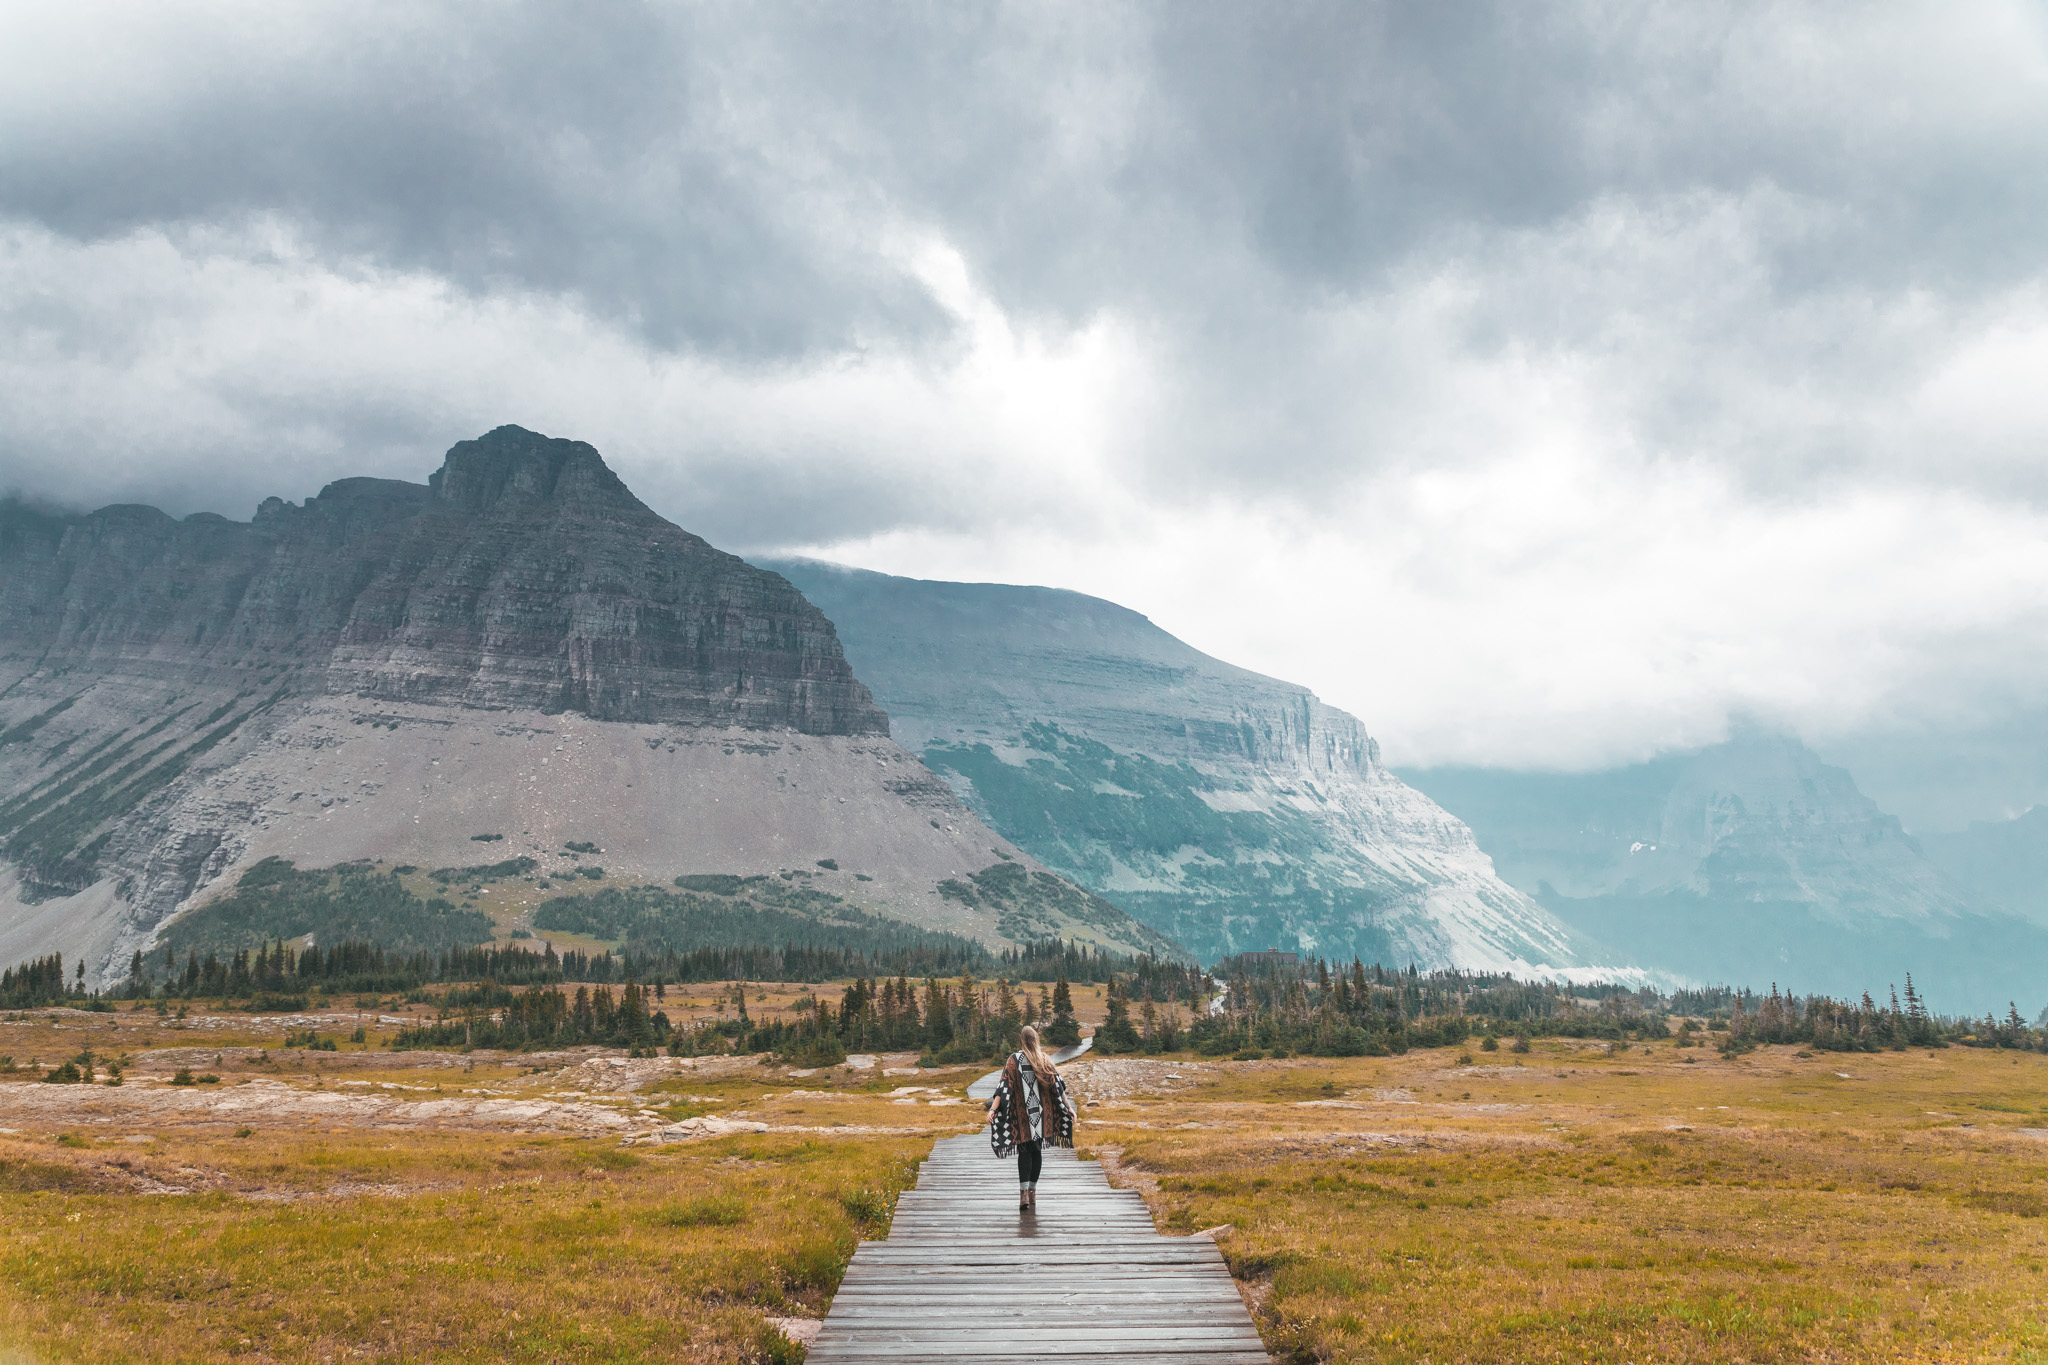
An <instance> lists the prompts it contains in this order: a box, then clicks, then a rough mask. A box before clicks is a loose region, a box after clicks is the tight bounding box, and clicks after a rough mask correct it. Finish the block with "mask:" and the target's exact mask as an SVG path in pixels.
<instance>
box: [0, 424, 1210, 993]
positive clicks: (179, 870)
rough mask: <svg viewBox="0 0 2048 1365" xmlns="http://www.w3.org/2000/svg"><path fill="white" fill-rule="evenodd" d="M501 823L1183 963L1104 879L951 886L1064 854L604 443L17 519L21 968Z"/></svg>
mask: <svg viewBox="0 0 2048 1365" xmlns="http://www.w3.org/2000/svg"><path fill="white" fill-rule="evenodd" d="M479 834H494V835H502V836H503V842H493V843H491V844H490V845H489V848H490V849H492V850H493V851H494V852H497V853H500V854H503V855H504V856H510V853H511V852H512V851H525V850H526V849H528V848H529V847H530V848H532V849H534V850H538V851H548V850H553V851H554V852H556V853H559V850H560V846H561V844H562V842H563V841H565V840H574V841H578V842H591V843H597V844H600V845H602V846H603V847H604V848H605V850H606V855H605V864H606V867H607V869H608V870H609V873H610V877H611V879H612V884H617V882H618V881H620V880H622V879H623V880H626V881H629V882H630V881H632V880H641V881H648V882H656V883H660V884H666V883H667V882H668V881H669V880H670V879H672V878H673V877H675V876H678V875H682V874H691V873H728V874H742V875H759V874H774V873H777V872H779V871H784V870H790V871H792V872H793V874H794V870H797V869H802V870H804V871H805V872H807V873H808V875H810V876H813V877H828V878H829V879H830V880H832V881H833V883H834V885H833V888H832V889H833V891H834V893H835V894H840V895H843V898H844V899H846V900H847V901H849V902H850V903H853V904H855V905H858V906H860V907H861V908H863V909H865V910H869V911H871V912H873V913H875V914H879V915H883V916H886V917H890V918H895V919H901V920H905V921H907V922H910V923H917V924H921V925H925V926H926V927H931V928H939V929H945V930H949V931H955V932H960V933H964V934H967V935H969V936H972V937H975V938H979V939H982V940H984V941H987V942H989V943H991V944H992V945H1000V944H1003V943H1006V942H1010V941H1013V940H1014V939H1015V938H1016V937H1018V936H1021V935H1024V934H1025V933H1026V931H1027V930H1028V931H1029V933H1030V934H1031V935H1034V936H1043V935H1044V934H1048V933H1059V934H1062V935H1064V936H1068V937H1079V938H1081V939H1083V940H1084V941H1088V942H1093V943H1099V944H1102V945H1104V946H1108V947H1114V948H1116V949H1119V950H1121V951H1155V952H1174V951H1177V950H1176V949H1175V948H1174V945H1172V944H1171V943H1170V942H1169V941H1167V940H1166V939H1164V938H1162V937H1161V936H1159V935H1158V934H1156V933H1153V932H1151V931H1149V930H1146V929H1145V928H1144V927H1143V926H1141V925H1138V924H1136V923H1134V922H1132V921H1131V920H1129V919H1128V918H1127V917H1125V916H1123V915H1122V914H1121V913H1120V912H1117V911H1115V910H1114V908H1113V907H1110V906H1107V905H1102V904H1100V903H1094V902H1093V901H1092V898H1086V897H1083V898H1082V901H1077V902H1075V904H1074V905H1073V906H1069V907H1067V909H1065V910H1062V909H1060V908H1059V907H1057V906H1055V907H1053V908H1051V909H1045V908H1044V907H1039V906H1031V907H1017V906H1004V905H980V904H977V905H966V904H963V903H962V902H961V901H960V900H959V899H958V898H949V897H947V896H946V895H944V894H942V893H941V891H940V886H941V884H942V883H946V882H957V881H958V880H959V879H962V878H970V877H972V876H973V875H974V874H975V873H977V872H978V871H980V870H982V869H984V868H986V867H988V866H989V865H990V864H993V863H996V862H998V861H1000V860H1002V859H1004V858H1012V859H1018V860H1020V861H1021V862H1023V863H1025V864H1027V865H1028V866H1029V867H1030V868H1031V869H1032V870H1033V871H1039V870H1042V869H1040V868H1039V867H1038V865H1037V864H1036V863H1033V862H1031V861H1030V860H1029V859H1028V858H1027V857H1025V856H1024V855H1022V854H1021V853H1020V852H1019V851H1018V850H1016V849H1015V848H1014V847H1013V846H1012V845H1011V844H1010V843H1009V842H1008V841H1007V840H1004V839H1002V838H1001V837H999V836H997V835H996V834H995V833H993V832H992V831H990V830H989V829H988V828H986V827H985V826H984V825H983V824H982V822H981V821H980V820H978V819H977V818H976V817H975V816H974V815H973V813H972V812H971V811H969V810H968V809H967V808H966V807H965V806H964V805H963V804H961V802H960V801H959V800H958V799H957V797H956V796H955V795H954V793H953V792H952V791H951V789H950V788H948V787H947V786H946V785H945V784H944V783H943V782H941V781H939V780H937V779H936V778H935V777H934V776H933V775H932V774H931V773H930V772H929V771H928V770H927V769H925V767H924V766H923V765H922V764H921V763H920V762H918V760H917V759H916V758H915V757H913V756H912V755H910V754H907V753H905V752H904V751H903V750H902V749H901V748H899V747H898V746H897V745H895V744H894V743H892V742H891V741H890V739H889V738H888V718H887V717H886V715H885V714H884V713H883V712H882V711H881V709H880V708H879V707H877V706H876V705H875V702H874V700H873V698H872V696H871V695H870V694H869V692H868V690H867V688H866V687H864V686H863V685H862V684H861V682H860V681H859V680H858V679H856V678H855V677H854V675H853V672H852V670H851V668H850V667H849V666H848V664H847V661H846V658H845V656H844V654H843V652H842V651H841V649H840V646H839V642H838V638H837V636H836V634H835V632H834V630H833V627H832V624H831V622H830V621H828V620H827V619H826V618H825V617H824V615H823V614H822V613H821V612H820V611H819V610H818V609H817V608H816V607H815V606H813V605H812V604H811V603H809V602H807V601H806V600H805V599H804V597H803V596H802V594H801V593H799V592H798V591H797V590H796V589H795V588H794V587H793V586H792V585H791V584H790V583H789V582H788V581H787V580H785V579H784V578H782V577H780V576H779V575H777V574H774V573H772V572H767V571H764V570H761V569H757V568H755V567H753V566H751V565H749V564H747V563H745V562H744V561H742V560H740V559H737V558H734V557H733V556H731V555H728V554H724V553H722V552H720V551H718V550H716V549H713V548H712V547H711V546H709V545H708V544H706V543H705V542H704V541H703V540H701V539H699V538H698V537H696V536H693V535H691V534H689V533H688V532H686V531H683V530H681V529H679V528H677V527H675V526H673V525H670V524H669V523H668V522H666V521H664V520H662V519H661V518H660V517H658V516H657V515H655V514H654V513H653V512H651V511H650V510H648V509H647V508H646V507H645V506H644V505H642V504H641V503H640V502H639V501H638V500H637V499H635V498H634V497H633V496H632V494H631V493H629V492H628V491H627V490H626V488H625V487H624V485H623V484H621V483H620V482H619V480H618V478H617V477H616V476H615V475H614V474H613V473H612V472H611V471H610V470H609V469H607V468H606V467H605V465H604V462H603V461H602V460H601V459H600V458H599V457H598V454H597V452H596V451H594V450H592V449H591V448H590V447H589V446H587V445H583V444H581V443H577V442H571V441H562V440H551V439H549V438H546V437H542V436H538V435H535V434H534V433H532V432H527V431H523V430H521V429H520V428H517V427H501V428H499V429H498V430H496V431H494V432H492V433H490V434H489V435H488V436H485V437H483V438H482V439H480V440H477V441H466V442H463V443H462V444H460V445H458V446H456V447H455V448H454V449H453V450H451V451H450V452H449V453H448V457H447V461H446V463H445V464H444V465H443V466H442V468H441V469H440V470H439V472H437V473H436V474H435V475H434V477H433V478H432V479H431V480H430V481H429V482H428V483H427V484H424V485H420V484H410V483H403V482H398V481H393V480H376V479H345V480H342V481H340V482H337V483H334V484H330V485H329V486H328V487H327V488H325V489H323V490H322V491H321V493H320V495H319V496H318V497H315V498H311V499H309V500H308V501H307V502H306V504H305V505H304V506H293V505H291V504H289V503H285V502H282V501H279V500H277V499H275V498H272V499H270V500H268V501H265V502H264V503H263V504H262V506H261V507H260V508H259V510H258V512H257V514H256V516H255V518H254V519H253V520H252V521H250V522H247V523H237V522H231V521H228V520H226V519H225V518H221V517H217V516H211V515H199V516H193V517H187V518H185V519H184V520H182V521H177V520H173V519H172V518H170V517H168V516H166V515H164V514H163V513H161V512H158V511H156V510H155V509H153V508H142V507H113V508H105V509H102V510H100V511H98V512H94V513H91V514H89V515H84V516H52V515H47V514H42V513H38V512H34V511H31V510H28V509H24V508H20V507H0V855H4V864H0V962H7V963H12V962H14V961H17V960H19V959H21V958H24V957H27V956H30V955H32V954H40V953H44V952H49V951H53V950H56V951H62V952H64V953H65V956H66V959H67V961H77V960H82V961H84V962H85V963H86V964H87V966H88V971H89V975H88V980H95V979H101V978H102V977H103V976H104V975H105V974H107V973H110V972H112V973H118V972H119V971H120V970H121V969H122V968H123V967H124V966H125V963H126V961H127V958H128V954H129V953H130V952H132V951H134V950H135V949H137V948H141V947H145V946H147V945H148V944H149V943H150V941H151V940H152V938H153V936H154V934H155V932H156V930H157V928H158V927H159V926H160V925H161V924H162V923H163V922H164V921H165V920H166V918H167V917H169V916H171V915H174V914H175V913H177V912H178V911H179V910H180V909H181V908H182V907H185V906H189V905H191V904H194V903H196V902H197V901H199V900H201V899H203V898H204V897H205V895H206V894H207V891H208V888H209V887H211V886H212V885H214V884H215V883H216V882H217V881H219V880H220V879H222V878H224V877H227V876H229V875H230V874H233V873H235V872H237V871H238V870H239V869H241V868H244V867H246V866H248V865H250V864H252V863H254V862H255V861H257V860H259V859H261V858H264V857H268V856H279V857H286V858H291V859H293V860H294V861H295V862H297V863H298V865H299V866H301V867H322V866H328V865H332V864H335V863H338V862H342V861H345V860H348V859H354V858H384V859H386V860H387V861H388V862H391V863H401V862H416V863H419V864H421V865H425V866H440V865H451V866H452V865H466V864H469V863H473V862H476V861H478V858H477V856H476V855H477V851H478V849H479V847H480V845H479V844H477V843H475V842H473V836H476V835H479ZM821 860H823V861H830V862H833V863H836V864H837V865H838V868H840V869H843V871H832V870H828V869H825V868H822V867H820V866H819V863H820V862H821ZM841 882H843V883H844V885H843V887H842V886H840V885H839V883H841ZM1074 894H1075V895H1076V896H1081V895H1082V893H1080V892H1078V891H1077V892H1075V893H1074Z"/></svg>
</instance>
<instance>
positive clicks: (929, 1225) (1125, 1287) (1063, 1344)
mask: <svg viewBox="0 0 2048 1365" xmlns="http://www.w3.org/2000/svg"><path fill="white" fill-rule="evenodd" d="M1038 1203H1039V1211H1038V1212H1037V1213H1036V1214H1020V1213H1018V1212H1017V1164H1016V1162H1015V1161H998V1160H996V1159H995V1157H994V1156H993V1155H992V1154H991V1153H990V1151H989V1145H988V1139H987V1137H986V1136H985V1135H983V1136H975V1137H957V1138H942V1139H940V1140H939V1141H938V1142H937V1143H936V1144H935V1145H934V1146H933V1148H932V1154H931V1157H930V1159H928V1160H927V1161H925V1163H924V1164H923V1165H922V1166H921V1167H919V1169H918V1177H917V1188H915V1189H912V1190H906V1191H904V1192H903V1195H902V1196H901V1198H900V1199H899V1200H898V1201H897V1204H896V1217H895V1219H894V1221H893V1222H892V1224H891V1226H890V1231H889V1237H888V1240H887V1241H881V1242H862V1243H861V1244H860V1249H859V1250H858V1251H856V1252H855V1253H854V1257H853V1264H852V1265H850V1266H849V1267H848V1268H847V1271H846V1278H845V1280H844V1281H843V1282H841V1284H840V1286H839V1294H838V1296H837V1297H836V1298H834V1299H833V1300H832V1311H831V1312H830V1313H829V1314H827V1315H826V1317H825V1326H824V1328H823V1330H822V1331H820V1332H819V1334H818V1339H817V1341H816V1343H815V1344H813V1345H812V1347H811V1349H810V1354H809V1357H808V1358H809V1360H810V1362H811V1365H841V1362H849V1361H887V1362H890V1365H920V1362H927V1361H929V1362H937V1361H977V1360H985V1361H1015V1360H1019V1359H1022V1358H1024V1357H1034V1356H1035V1357H1060V1358H1071V1359H1074V1360H1076V1361H1086V1360H1095V1361H1102V1360H1119V1361H1122V1360H1130V1361H1139V1362H1143V1363H1144V1365H1175V1363H1176V1362H1186V1365H1269V1360H1268V1357H1267V1355H1266V1352H1265V1348H1264V1347H1263V1346H1261V1345H1260V1343H1259V1334H1258V1332H1257V1331H1256V1330H1255V1329H1254V1328H1253V1327H1252V1320H1251V1315H1250V1314H1249V1313H1247V1312H1246V1311H1245V1307H1244V1301H1243V1300H1242V1299H1240V1298H1239V1297H1238V1294H1237V1286H1236V1285H1235V1284H1234V1283H1232V1281H1231V1278H1230V1271H1229V1270H1228V1268H1226V1267H1225V1266H1224V1264H1223V1256H1222V1253H1220V1252H1219V1251H1217V1249H1216V1244H1215V1242H1213V1241H1211V1240H1210V1239H1209V1238H1207V1237H1162V1236H1160V1235H1159V1234H1158V1233H1157V1232H1155V1231H1154V1230H1153V1228H1152V1215H1151V1213H1150V1211H1148V1210H1147V1209H1146V1207H1145V1201H1144V1200H1143V1199H1142V1198H1141V1197H1140V1196H1139V1195H1138V1194H1137V1192H1136V1191H1134V1190H1117V1189H1111V1188H1110V1185H1109V1182H1108V1181H1107V1180H1106V1179H1104V1178H1103V1174H1102V1168H1101V1167H1100V1166H1098V1165H1096V1164H1095V1163H1094V1162H1083V1161H1077V1160H1075V1158H1074V1154H1073V1152H1072V1151H1070V1150H1066V1149H1054V1150H1050V1151H1048V1152H1046V1154H1045V1171H1044V1173H1043V1174H1042V1175H1041V1176H1040V1177H1039V1181H1038Z"/></svg>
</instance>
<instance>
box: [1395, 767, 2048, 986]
mask: <svg viewBox="0 0 2048 1365" xmlns="http://www.w3.org/2000/svg"><path fill="white" fill-rule="evenodd" d="M1404 775H1405V776H1406V777H1407V778H1408V779H1409V780H1410V781H1411V782H1413V783H1415V784H1416V785H1417V786H1419V787H1421V788H1422V789H1423V790H1424V791H1427V792H1429V793H1430V794H1431V795H1432V796H1434V797H1435V798H1436V799H1437V800H1438V801H1440V802H1441V803H1442V804H1443V805H1444V806H1445V807H1446V808H1447V809H1450V810H1452V811H1454V812H1456V813H1457V814H1459V815H1460V816H1462V817H1463V818H1464V819H1465V820H1466V822H1467V823H1468V824H1470V825H1471V826H1472V828H1473V830H1474V831H1475V833H1476V834H1477V835H1478V837H1479V839H1480V841H1481V844H1482V846H1484V847H1485V848H1487V850H1488V851H1489V852H1490V853H1491V854H1492V855H1493V858H1494V864H1495V866H1496V867H1497V868H1498V869H1499V870H1500V872H1501V875H1502V876H1503V877H1505V878H1506V879H1507V880H1508V881H1510V882H1512V883H1513V884H1514V885H1516V886H1517V887H1519V888H1521V889H1522V890H1523V891H1525V892H1526V893H1528V894H1530V895H1532V896H1534V897H1536V898H1537V899H1538V900H1540V901H1541V902H1542V903H1543V904H1544V905H1545V906H1547V907H1549V908H1550V909H1551V910H1552V911H1553V912H1554V913H1556V914H1557V915H1558V916H1559V917H1560V918H1561V919H1564V920H1565V921H1566V922H1568V923H1571V924H1574V925H1576V926H1578V927H1579V928H1580V929H1582V930H1583V931H1585V932H1586V933H1589V934H1592V935H1595V936H1597V937H1599V938H1601V939H1602V940H1603V941H1606V942H1609V943H1612V944H1614V945H1615V946H1616V947H1617V948H1620V949H1622V950H1624V951H1626V952H1628V953H1630V954H1631V956H1632V957H1634V958H1635V959H1636V960H1637V961H1639V962H1642V963H1644V964H1645V965H1650V966H1658V967H1662V968H1664V969H1666V970H1671V971H1678V972H1683V973H1685V974H1687V975H1689V976H1691V977H1694V978H1696V979H1703V980H1714V981H1732V982H1737V983H1743V984H1762V983H1765V982H1770V981H1776V982H1778V983H1779V984H1782V985H1785V986H1788V987H1792V988H1794V989H1798V990H1802V991H1807V990H1821V991H1829V992H1833V993H1836V994H1845V993H1846V994H1848V995H1851V996H1853V995H1855V994H1856V993H1858V992H1860V991H1862V990H1865V989H1870V990H1881V989H1882V988H1883V987H1885V986H1886V985H1887V984H1888V983H1899V982H1903V980H1904V978H1905V974H1906V973H1908V972H1911V973H1912V974H1913V978H1914V980H1915V982H1916V983H1917V984H1918V986H1919V987H1920V989H1921V990H1922V992H1923V993H1925V994H1928V995H1929V996H1930V997H1931V998H1934V999H1937V1000H1938V1001H1940V1002H1942V1003H1943V1004H1944V1006H1945V1007H1947V1008H1958V1007H1960V1008H1968V1009H1971V1010H1973V1011H1975V1010H1982V1009H1994V1010H1997V1011H1999V1012H2003V1010H2004V1007H2005V1006H2006V1004H2007V1002H2008V1001H2009V1000H2014V999H2021V1000H2024V999H2027V998H2028V997H2029V996H2030V995H2032V994H2034V993H2037V992H2038V990H2039V988H2038V987H2036V986H2035V985H2034V984H2033V973H2032V972H2031V970H2030V968H2027V967H2023V966H2020V965H2017V964H2016V963H2015V961H2014V959H2015V958H2021V959H2024V958H2025V957H2027V956H2028V955H2031V954H2034V953H2048V931H2043V930H2042V929H2041V928H2040V927H2039V926H2037V925H2030V924H2028V923H2026V922H2025V921H2022V920H2020V919H2018V918H2016V917H2014V916H2012V915H2009V914H2006V913H2004V912H2003V910H2002V909H2001V908H1999V907H1997V906H1994V905H1991V904H1988V903H1987V902H1986V901H1985V900H1984V899H1983V898H1982V897H1980V896H1978V895H1976V894H1974V893H1973V892H1972V891H1971V889H1970V888H1968V887H1967V886H1965V885H1963V884H1961V883H1960V882H1958V881H1957V880H1956V879H1955V878H1953V877H1951V876H1950V875H1949V874H1948V873H1946V872H1945V871H1944V870H1943V869H1942V868H1941V867H1940V866H1938V865H1937V863H1936V862H1935V861H1934V860H1933V859H1931V858H1929V857H1928V856H1927V853H1926V851H1925V849H1924V848H1923V844H1922V841H1921V840H1919V839H1916V838H1915V837H1913V836H1912V835H1909V834H1907V833H1906V831H1905V829H1904V827H1903V825H1902V824H1901V823H1900V822H1899V821H1898V820H1897V819H1896V818H1895V817H1893V816H1891V815H1889V814H1888V813H1886V812H1884V811H1883V810H1881V809H1880V808H1879V807H1878V805H1877V803H1876V802H1874V801H1872V800H1870V799H1869V798H1868V797H1866V796H1864V795H1863V793H1862V792H1861V790H1860V789H1858V787H1857V786H1856V783H1855V780H1854V778H1853V776H1852V775H1851V774H1850V773H1848V772H1847V771H1846V770H1844V769H1841V768H1838V767H1833V766H1831V765H1829V764H1826V763H1824V762H1822V761H1821V759H1820V757H1819V756H1818V755H1817V754H1815V753H1814V752H1813V751H1812V750H1811V749H1809V748H1807V747H1806V746H1805V745H1804V744H1803V743H1801V742H1800V741H1798V740H1797V739H1796V738H1794V737H1792V736H1790V735H1785V734H1781V733H1777V732H1773V731H1768V730H1763V729H1758V728H1747V729H1742V730H1738V731H1737V732H1736V734H1735V735H1734V736H1733V737H1732V738H1731V739H1730V740H1729V741H1728V742H1726V743H1723V744H1720V745H1715V746H1711V747H1709V748H1707V749H1703V750H1698V751H1694V752H1690V753H1684V754H1673V755H1666V756H1664V757H1661V758H1657V759H1652V760H1650V761H1648V762H1645V763H1640V764H1634V765H1630V766H1628V767H1624V768H1617V769H1609V770H1603V771H1599V772H1593V773H1582V774H1557V773H1513V772H1505V771H1502V770H1496V769H1484V768H1436V769H1415V770H1404Z"/></svg>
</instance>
